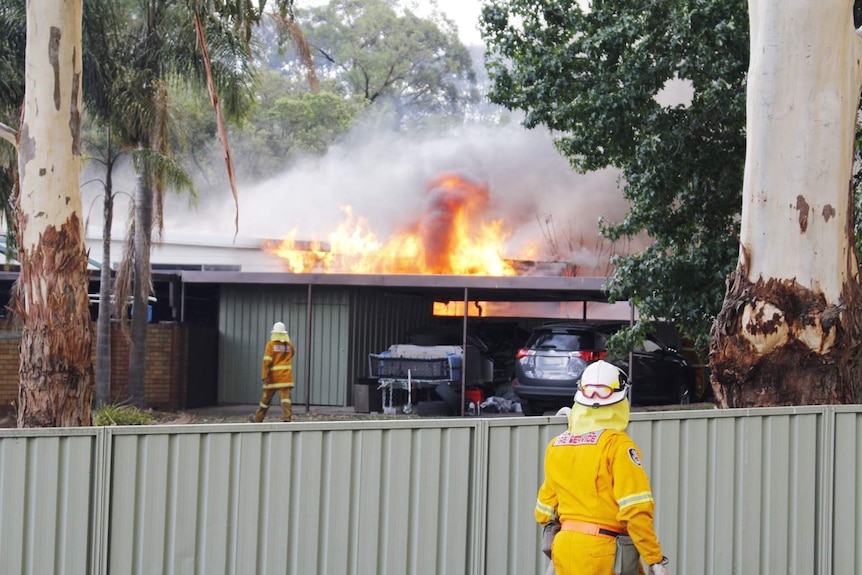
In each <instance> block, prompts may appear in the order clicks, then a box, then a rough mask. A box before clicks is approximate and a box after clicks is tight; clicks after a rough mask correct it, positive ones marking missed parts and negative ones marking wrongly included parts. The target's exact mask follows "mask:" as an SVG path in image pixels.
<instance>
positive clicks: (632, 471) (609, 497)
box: [535, 429, 662, 565]
mask: <svg viewBox="0 0 862 575" xmlns="http://www.w3.org/2000/svg"><path fill="white" fill-rule="evenodd" d="M654 510H655V501H654V500H653V496H652V492H651V490H650V484H649V477H647V474H646V471H645V470H644V468H643V464H642V463H641V456H640V450H639V449H638V447H637V445H635V442H634V441H632V439H631V438H630V437H629V436H628V434H627V433H625V432H624V431H616V430H613V429H604V430H598V431H591V432H589V433H584V434H582V435H573V434H571V433H570V432H568V431H566V432H564V433H562V434H560V435H558V436H557V437H555V438H554V439H553V440H551V442H550V443H549V444H548V447H547V449H546V451H545V481H544V482H543V483H542V486H541V487H540V488H539V494H538V497H537V501H536V509H535V515H536V520H537V521H538V522H539V523H541V524H545V523H547V522H548V521H550V520H552V519H555V518H559V519H561V520H577V521H586V522H590V523H600V524H602V525H607V526H610V527H611V528H615V529H617V530H619V531H627V532H628V534H629V536H630V537H631V538H632V539H633V540H634V543H635V546H636V547H637V549H638V551H639V552H640V554H641V557H642V558H643V560H644V561H645V562H646V564H647V565H652V564H653V563H658V562H659V561H661V560H662V551H661V547H660V545H659V542H658V537H656V534H655V530H654V528H653V513H654Z"/></svg>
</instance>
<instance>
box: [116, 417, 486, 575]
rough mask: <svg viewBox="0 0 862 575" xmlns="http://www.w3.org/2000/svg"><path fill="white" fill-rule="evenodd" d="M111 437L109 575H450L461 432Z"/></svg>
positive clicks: (458, 506)
mask: <svg viewBox="0 0 862 575" xmlns="http://www.w3.org/2000/svg"><path fill="white" fill-rule="evenodd" d="M244 427H245V429H242V428H238V427H237V426H232V427H231V426H223V427H222V428H221V429H218V430H215V429H213V428H212V427H210V429H208V430H207V432H206V433H199V432H196V431H195V430H194V429H193V428H190V427H188V426H186V427H185V428H183V429H165V430H164V432H163V433H158V432H156V433H153V431H152V430H146V431H144V432H138V430H118V431H117V432H116V433H114V436H113V448H112V452H113V455H114V459H115V462H116V467H117V468H118V469H122V470H124V471H123V472H122V473H119V474H116V475H115V477H114V482H113V485H112V490H111V508H112V509H117V510H121V511H120V512H119V513H116V514H114V515H113V518H112V521H111V525H110V529H109V534H108V536H109V541H110V542H111V545H110V548H111V549H110V555H109V558H108V565H109V572H110V573H123V574H128V575H139V574H140V575H143V574H150V573H151V574H154V575H155V574H162V573H165V574H167V573H188V574H192V573H208V574H210V573H241V574H243V575H254V574H267V573H296V574H307V573H320V574H327V575H338V574H344V575H346V574H354V575H363V574H367V573H376V574H379V575H386V574H391V575H400V574H404V573H416V574H420V573H422V574H428V575H431V574H438V573H461V572H463V570H464V565H465V564H466V563H467V561H468V558H469V557H468V555H469V551H470V550H469V546H468V544H469V541H470V538H469V537H468V532H469V529H470V527H471V517H472V516H473V515H472V510H471V503H472V499H473V498H474V497H475V496H474V495H473V493H472V491H471V482H470V479H471V478H470V470H471V468H472V466H473V462H472V457H471V456H472V449H473V445H474V438H473V436H474V434H475V433H476V429H475V426H474V425H473V424H472V423H471V422H448V423H447V425H446V426H443V427H441V426H440V425H439V424H437V423H436V422H424V424H422V425H411V426H409V427H405V426H400V425H398V424H397V423H388V424H387V423H383V424H376V425H365V426H360V427H359V428H357V427H356V426H352V427H351V426H348V425H339V424H337V423H336V424H329V425H323V424H296V425H291V426H284V425H267V424H264V426H258V427H256V428H255V429H254V431H249V430H248V427H247V426H244Z"/></svg>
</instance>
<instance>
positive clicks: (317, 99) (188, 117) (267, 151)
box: [177, 71, 365, 183]
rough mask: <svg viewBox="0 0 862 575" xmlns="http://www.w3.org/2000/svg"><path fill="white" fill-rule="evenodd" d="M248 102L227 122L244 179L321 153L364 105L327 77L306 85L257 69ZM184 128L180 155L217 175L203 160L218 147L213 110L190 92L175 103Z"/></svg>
mask: <svg viewBox="0 0 862 575" xmlns="http://www.w3.org/2000/svg"><path fill="white" fill-rule="evenodd" d="M258 80H259V83H258V84H257V89H256V92H255V100H254V105H253V107H252V108H251V109H250V110H249V114H248V116H247V117H246V118H244V119H243V120H242V121H241V122H238V123H236V124H233V125H231V126H229V128H228V137H229V138H230V142H231V150H232V151H233V153H234V156H235V157H237V158H241V159H242V161H239V162H237V168H236V175H237V178H238V179H240V180H243V181H256V180H261V179H265V178H268V177H272V176H274V175H276V174H278V173H281V172H283V171H284V170H285V169H286V168H288V167H290V165H291V164H292V162H294V161H295V160H297V159H298V158H300V157H304V156H307V155H322V154H323V153H325V152H326V150H327V149H328V148H329V146H331V145H332V144H333V143H335V142H337V141H338V140H339V138H341V137H342V136H343V135H344V134H345V133H346V132H348V131H349V130H350V128H351V127H352V126H353V125H354V124H355V122H356V120H357V118H358V117H359V116H360V114H361V113H362V111H363V109H364V108H365V105H364V103H363V102H362V101H356V100H353V99H350V98H348V97H347V96H346V95H344V94H343V93H338V89H339V88H338V86H336V85H334V83H333V82H331V81H325V82H322V83H321V85H320V86H319V88H318V89H317V90H311V89H310V88H309V86H308V85H307V80H306V79H305V78H304V77H303V78H292V77H286V76H284V75H282V74H280V73H278V72H271V71H269V72H267V71H261V72H260V75H259V77H258ZM178 112H179V116H180V117H181V118H182V121H181V124H182V126H183V134H182V137H181V138H178V139H177V142H178V145H179V146H180V147H181V149H182V150H183V157H184V161H185V162H186V163H187V164H188V165H189V166H190V168H194V170H195V171H196V172H198V173H200V174H202V176H203V178H204V179H205V180H206V181H207V182H208V183H209V182H210V181H211V180H214V179H215V178H216V177H217V174H216V169H217V168H218V166H217V165H214V162H212V161H207V158H212V157H215V156H216V154H218V152H219V150H218V149H217V144H216V143H215V142H214V137H213V136H214V134H215V124H214V122H213V121H212V118H211V116H212V114H211V113H210V114H207V110H206V109H202V107H201V104H200V99H199V98H195V97H194V96H193V95H191V94H189V96H188V97H187V98H185V99H184V100H183V102H182V105H181V106H180V108H179V110H178Z"/></svg>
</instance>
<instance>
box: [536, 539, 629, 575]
mask: <svg viewBox="0 0 862 575" xmlns="http://www.w3.org/2000/svg"><path fill="white" fill-rule="evenodd" d="M615 551H616V539H614V538H613V537H606V536H604V535H587V534H586V533H578V532H577V531H560V532H559V533H557V536H556V537H554V547H553V549H552V551H551V557H552V559H553V561H554V569H555V570H556V572H557V574H556V575H613V572H614V552H615ZM638 573H639V575H644V569H643V563H641V564H639V565H638Z"/></svg>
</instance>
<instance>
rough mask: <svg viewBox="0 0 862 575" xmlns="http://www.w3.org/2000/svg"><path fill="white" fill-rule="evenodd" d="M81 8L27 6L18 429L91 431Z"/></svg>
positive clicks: (51, 2) (48, 2)
mask: <svg viewBox="0 0 862 575" xmlns="http://www.w3.org/2000/svg"><path fill="white" fill-rule="evenodd" d="M81 11H82V2H81V1H80V0H78V1H71V0H40V1H39V2H28V3H27V60H26V94H25V107H24V116H23V121H22V124H21V130H20V142H19V148H18V168H19V173H20V181H21V189H20V192H19V195H18V196H17V198H16V203H17V207H18V216H17V222H16V223H17V228H18V240H19V261H20V262H21V273H20V276H19V279H18V282H17V284H16V298H15V302H14V311H15V313H16V314H17V315H18V317H19V318H20V319H21V321H22V324H23V325H22V330H21V349H20V369H19V375H20V387H19V393H18V426H19V427H51V426H80V425H90V402H91V400H92V396H93V364H92V356H91V345H92V329H93V328H92V323H91V321H90V310H89V301H88V298H87V284H88V276H87V253H86V249H85V246H84V235H83V226H82V222H81V218H80V213H81V194H80V190H79V187H78V177H79V173H80V164H81V158H80V146H79V144H80V133H79V129H80V94H81Z"/></svg>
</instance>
